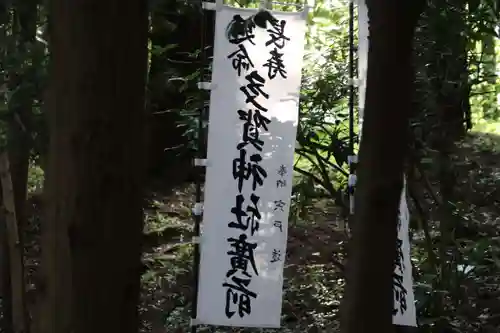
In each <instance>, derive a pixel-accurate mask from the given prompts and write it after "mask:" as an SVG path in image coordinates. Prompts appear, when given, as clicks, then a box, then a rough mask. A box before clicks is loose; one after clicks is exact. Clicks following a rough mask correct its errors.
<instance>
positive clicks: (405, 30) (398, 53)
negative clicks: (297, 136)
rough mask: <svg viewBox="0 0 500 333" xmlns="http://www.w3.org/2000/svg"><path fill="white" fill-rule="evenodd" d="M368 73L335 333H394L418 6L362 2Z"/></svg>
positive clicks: (386, 1) (389, 1)
mask: <svg viewBox="0 0 500 333" xmlns="http://www.w3.org/2000/svg"><path fill="white" fill-rule="evenodd" d="M366 3H367V7H368V16H369V20H370V26H369V32H370V33H369V36H370V37H369V52H368V74H367V89H366V103H365V113H364V115H365V116H364V120H363V129H362V131H363V132H362V140H361V146H360V153H359V161H360V164H359V168H358V169H357V170H358V171H357V175H358V183H357V187H356V212H355V223H354V226H353V234H352V240H351V243H350V257H349V263H348V270H347V274H348V275H347V286H346V293H345V296H344V299H345V302H344V304H343V309H342V311H343V313H342V318H341V319H342V323H341V324H342V330H341V331H342V332H343V333H368V332H369V333H373V332H384V333H389V332H393V331H394V326H393V325H392V311H393V305H394V296H393V272H394V268H395V267H394V262H395V259H396V239H397V224H398V211H399V202H400V197H401V189H402V185H403V171H404V170H403V169H404V158H405V154H406V149H407V142H408V137H407V135H408V125H409V124H408V121H409V116H410V109H411V108H412V105H411V104H412V103H411V94H412V84H413V69H412V66H411V55H412V42H413V34H414V27H415V25H416V22H417V18H418V13H420V8H417V7H420V6H422V5H423V4H422V3H421V2H418V5H417V3H416V2H414V3H413V4H411V5H410V4H408V3H405V2H404V1H392V0H367V1H366Z"/></svg>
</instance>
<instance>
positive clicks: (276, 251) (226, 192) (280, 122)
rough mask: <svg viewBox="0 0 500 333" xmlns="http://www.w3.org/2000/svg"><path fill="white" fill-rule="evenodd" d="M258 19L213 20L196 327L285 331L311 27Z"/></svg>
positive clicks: (301, 19) (222, 14)
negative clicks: (283, 311) (295, 170)
mask: <svg viewBox="0 0 500 333" xmlns="http://www.w3.org/2000/svg"><path fill="white" fill-rule="evenodd" d="M256 13H257V10H255V9H241V8H233V7H229V6H224V5H218V8H217V13H216V28H215V46H214V59H213V68H212V70H213V71H212V90H211V95H210V116H209V130H208V148H207V168H206V182H205V199H204V210H203V224H202V226H203V229H202V235H201V244H200V247H201V260H200V268H199V282H198V307H197V310H198V311H197V312H198V315H197V318H196V322H197V323H198V324H208V325H222V326H243V327H280V319H281V307H282V288H283V267H284V261H285V257H286V241H287V227H288V213H289V206H290V196H291V186H292V173H293V158H294V149H295V138H296V131H297V124H298V104H299V92H300V83H301V69H302V61H303V59H302V58H303V49H304V38H305V26H306V23H305V22H306V21H305V15H304V13H285V12H275V11H270V13H271V14H272V15H273V17H274V18H270V21H269V22H267V27H266V28H261V27H258V26H256V25H255V24H254V23H252V22H253V21H246V23H245V21H244V20H245V19H248V18H249V17H250V16H251V15H253V14H256ZM268 18H269V17H268Z"/></svg>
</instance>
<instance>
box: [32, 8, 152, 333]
mask: <svg viewBox="0 0 500 333" xmlns="http://www.w3.org/2000/svg"><path fill="white" fill-rule="evenodd" d="M50 13H51V17H50V24H51V31H50V37H51V63H50V76H51V77H50V87H49V93H48V100H47V111H48V121H49V127H50V145H49V157H48V166H47V178H46V187H45V189H46V195H47V197H46V200H47V201H46V205H47V216H46V218H47V220H46V221H45V224H46V231H45V233H44V238H45V241H44V243H43V246H44V247H43V251H42V252H43V255H44V262H43V263H42V265H44V268H45V271H46V277H47V280H46V297H47V298H46V306H48V307H50V309H49V310H47V312H46V315H47V318H45V319H44V320H45V325H44V326H43V330H42V333H68V332H72V333H90V332H92V333H101V332H102V333H104V332H105V333H137V331H138V323H139V319H138V313H137V303H138V297H139V289H140V266H141V261H140V258H141V244H140V242H141V236H142V227H143V216H142V193H141V189H142V179H143V163H144V158H143V151H144V145H143V142H144V104H145V96H144V95H145V81H146V69H147V33H148V12H147V2H146V1H121V0H108V1H102V0H73V1H67V0H53V1H51V3H50ZM71 298H72V299H71ZM67 308H70V309H71V311H67V310H66V309H67ZM59 311H61V312H59ZM67 315H70V316H69V317H66V316H67ZM42 316H43V315H42ZM67 318H71V320H68V319H67Z"/></svg>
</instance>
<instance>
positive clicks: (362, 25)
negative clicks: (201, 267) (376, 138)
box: [358, 0, 417, 327]
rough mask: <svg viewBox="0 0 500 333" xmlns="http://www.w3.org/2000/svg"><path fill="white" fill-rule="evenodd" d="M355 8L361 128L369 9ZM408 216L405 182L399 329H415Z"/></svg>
mask: <svg viewBox="0 0 500 333" xmlns="http://www.w3.org/2000/svg"><path fill="white" fill-rule="evenodd" d="M358 3H359V5H358V59H359V60H358V73H359V74H358V87H359V124H360V126H359V127H360V138H361V126H362V124H363V114H364V107H365V95H366V77H367V73H368V34H369V30H368V26H369V22H368V8H367V7H366V3H365V1H364V0H360V1H359V2H358ZM409 222H410V213H409V211H408V203H407V201H406V182H405V183H404V185H403V190H402V193H401V201H400V204H399V223H398V239H397V244H396V248H397V260H396V263H395V266H396V267H395V270H394V275H393V290H394V311H393V323H394V324H395V325H401V326H414V327H416V326H417V315H416V309H415V298H414V293H413V277H412V267H411V261H410V238H409V235H408V233H409Z"/></svg>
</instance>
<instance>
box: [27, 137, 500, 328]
mask: <svg viewBox="0 0 500 333" xmlns="http://www.w3.org/2000/svg"><path fill="white" fill-rule="evenodd" d="M455 155H456V157H455V159H456V173H457V175H458V183H459V186H458V187H457V190H456V193H457V198H459V199H457V202H456V203H455V206H456V215H457V216H458V217H459V221H460V222H459V223H460V225H461V226H464V228H462V229H461V230H462V234H461V236H460V237H458V236H457V238H456V242H455V244H457V246H456V248H458V249H459V250H460V251H458V252H459V253H460V255H459V257H460V262H458V261H457V263H456V267H457V269H456V271H457V279H456V281H455V282H456V284H455V286H454V288H453V290H452V292H449V290H441V291H440V290H438V288H436V281H437V280H439V276H438V274H436V271H435V268H433V267H430V265H429V261H428V254H426V253H425V250H424V245H423V242H424V241H423V236H422V232H421V230H417V231H416V232H415V233H414V234H413V249H412V261H413V264H414V266H415V267H414V274H415V282H416V291H415V292H416V297H417V300H418V303H417V307H418V310H419V319H421V320H422V324H423V328H422V329H421V331H422V332H427V331H428V329H429V328H431V327H432V326H433V325H434V324H435V323H436V321H437V320H438V319H439V318H441V320H444V321H445V322H446V323H447V324H448V325H447V326H448V329H449V332H478V333H490V332H491V333H498V332H500V292H499V289H500V288H499V286H500V237H499V235H500V190H499V189H500V137H497V136H494V135H486V134H473V135H470V136H468V138H467V139H466V140H465V141H464V142H463V143H462V144H460V146H459V148H458V150H457V153H456V154H455ZM193 201H194V196H193V187H192V186H191V185H189V186H186V187H185V188H179V189H177V190H176V191H174V193H172V194H170V195H168V196H165V195H163V194H161V193H153V194H152V195H151V200H150V207H149V208H148V209H147V223H146V230H145V233H146V234H147V236H146V237H145V245H144V263H145V265H146V266H147V269H146V271H145V273H144V274H143V276H142V282H143V293H142V304H141V313H142V318H143V323H144V325H143V328H142V332H151V333H165V332H169V333H175V332H188V331H189V318H190V314H189V313H190V306H191V302H190V299H191V294H192V290H193V281H192V246H191V245H190V244H189V242H190V239H191V237H192V226H193V221H192V217H191V212H190V211H191V207H192V204H193ZM31 206H32V208H33V211H32V219H31V222H32V223H31V228H29V230H27V231H26V233H27V235H26V237H27V240H29V244H30V245H29V246H28V248H27V249H26V250H27V251H26V253H27V267H28V274H29V275H30V276H32V275H33V273H34V272H35V271H36V267H37V265H38V253H39V251H38V241H37V238H38V234H39V228H38V225H39V222H38V220H39V216H40V215H39V214H40V207H39V205H38V203H37V202H36V200H34V199H33V200H32V205H31ZM423 206H424V208H425V209H426V211H429V212H430V221H429V225H430V232H431V236H433V239H434V246H436V245H437V244H438V239H439V235H438V233H437V231H436V230H437V227H438V223H437V222H433V213H432V212H433V207H432V203H428V205H427V206H426V204H425V203H424V205H423ZM300 208H301V213H300V214H293V216H292V217H291V221H290V226H289V228H290V229H289V239H288V245H287V246H288V251H287V260H286V264H285V267H286V268H285V283H284V288H285V294H284V305H283V321H282V322H283V326H284V327H283V329H281V330H279V331H280V332H310V333H314V332H335V331H336V328H337V327H338V320H337V312H338V308H339V302H340V295H341V294H342V288H343V285H344V280H343V272H342V268H343V267H342V262H343V257H344V253H345V250H344V246H345V243H346V240H347V235H346V233H345V232H344V231H343V228H341V226H340V225H339V223H341V220H340V219H339V216H338V215H339V214H338V212H337V210H336V208H335V207H333V206H332V205H331V203H330V202H329V201H328V200H320V201H315V202H313V203H312V204H311V205H309V206H307V207H300ZM413 215H415V214H413ZM298 216H300V217H298ZM339 221H340V222H339ZM28 280H30V282H29V283H28V284H29V286H28V287H29V288H28V289H29V290H31V292H32V293H34V285H35V284H34V283H33V281H32V279H31V278H29V279H28ZM441 287H443V285H441ZM444 287H445V288H444V289H451V287H449V286H448V287H446V286H444ZM439 295H444V297H445V300H446V302H445V307H444V308H443V309H441V310H442V311H439V312H440V313H437V312H436V311H435V309H434V310H433V309H432V304H433V301H434V300H435V299H436V297H441V296H439ZM251 331H253V332H256V331H259V330H255V329H254V330H243V329H241V330H238V329H228V328H226V329H214V328H208V327H200V329H199V332H251ZM265 331H266V332H267V331H269V332H272V331H273V330H265ZM440 333H441V332H440Z"/></svg>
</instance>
